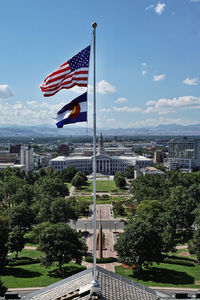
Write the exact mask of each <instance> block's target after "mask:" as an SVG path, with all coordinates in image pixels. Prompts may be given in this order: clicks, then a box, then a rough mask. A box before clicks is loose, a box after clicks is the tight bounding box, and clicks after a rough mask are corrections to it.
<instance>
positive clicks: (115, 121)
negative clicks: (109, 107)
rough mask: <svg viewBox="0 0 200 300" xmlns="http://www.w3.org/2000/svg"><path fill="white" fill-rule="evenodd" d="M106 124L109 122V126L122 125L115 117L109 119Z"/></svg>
mask: <svg viewBox="0 0 200 300" xmlns="http://www.w3.org/2000/svg"><path fill="white" fill-rule="evenodd" d="M106 124H107V127H110V128H118V127H119V126H120V125H121V124H120V122H119V121H118V120H116V119H113V118H112V119H107V120H106ZM101 125H102V124H101Z"/></svg>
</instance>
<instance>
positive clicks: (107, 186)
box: [76, 180, 124, 194]
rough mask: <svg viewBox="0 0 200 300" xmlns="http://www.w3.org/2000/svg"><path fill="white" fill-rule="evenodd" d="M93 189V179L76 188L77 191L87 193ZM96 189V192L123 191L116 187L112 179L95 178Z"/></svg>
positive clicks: (118, 192) (120, 192)
mask: <svg viewBox="0 0 200 300" xmlns="http://www.w3.org/2000/svg"><path fill="white" fill-rule="evenodd" d="M92 191H93V181H92V180H88V181H87V185H85V186H83V187H82V188H81V189H79V190H76V192H77V193H82V194H83V193H88V192H91V193H92ZM96 191H97V193H101V192H102V193H103V192H104V193H114V194H115V193H117V194H122V193H123V192H124V191H121V190H120V189H119V188H118V187H116V185H115V182H114V181H110V180H97V181H96Z"/></svg>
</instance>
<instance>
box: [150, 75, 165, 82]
mask: <svg viewBox="0 0 200 300" xmlns="http://www.w3.org/2000/svg"><path fill="white" fill-rule="evenodd" d="M164 79H165V74H160V75H154V76H153V81H161V80H164Z"/></svg>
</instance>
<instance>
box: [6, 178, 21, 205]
mask: <svg viewBox="0 0 200 300" xmlns="http://www.w3.org/2000/svg"><path fill="white" fill-rule="evenodd" d="M23 184H24V181H23V179H21V178H19V177H18V176H15V175H11V176H4V181H3V186H2V195H3V204H4V206H5V207H8V208H11V206H13V204H14V203H13V195H14V194H15V193H16V192H17V190H18V189H19V188H20V187H21V186H22V185H23Z"/></svg>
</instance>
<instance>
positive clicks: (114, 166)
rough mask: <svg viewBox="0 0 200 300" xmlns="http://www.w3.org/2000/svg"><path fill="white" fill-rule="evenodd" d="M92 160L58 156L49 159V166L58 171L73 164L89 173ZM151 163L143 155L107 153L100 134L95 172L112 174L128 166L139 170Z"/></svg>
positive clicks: (86, 157)
mask: <svg viewBox="0 0 200 300" xmlns="http://www.w3.org/2000/svg"><path fill="white" fill-rule="evenodd" d="M116 151H117V149H116ZM92 161H93V156H82V155H81V156H68V157H66V156H58V157H56V158H54V159H51V160H50V162H49V166H50V167H51V168H53V169H54V170H58V171H62V170H63V169H65V168H67V167H71V166H73V167H74V168H76V169H77V170H79V171H82V172H84V173H86V174H91V173H92ZM152 165H153V160H152V159H149V158H146V157H144V156H137V155H130V154H129V155H128V156H126V155H123V156H115V155H113V156H111V155H107V153H106V150H105V149H104V142H103V136H102V134H100V136H99V141H98V150H97V155H96V167H97V170H96V171H97V173H101V174H107V175H113V174H115V173H116V172H117V171H120V172H124V171H125V170H126V168H127V167H128V166H134V167H135V169H137V170H139V169H140V168H145V167H150V166H152Z"/></svg>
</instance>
